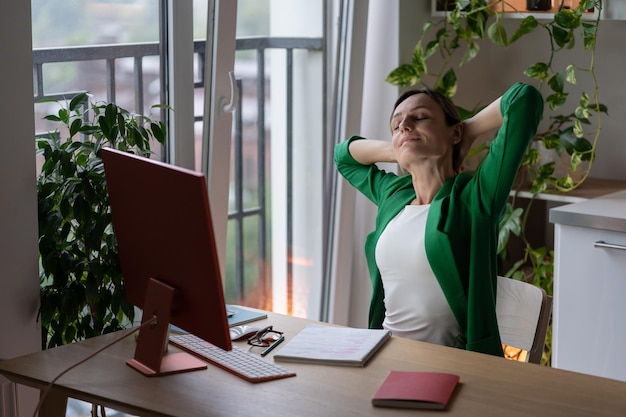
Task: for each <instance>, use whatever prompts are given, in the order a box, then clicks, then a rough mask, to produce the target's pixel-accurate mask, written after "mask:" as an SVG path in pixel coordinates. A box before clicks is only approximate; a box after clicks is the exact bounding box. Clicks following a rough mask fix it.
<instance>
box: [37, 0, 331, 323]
mask: <svg viewBox="0 0 626 417" xmlns="http://www.w3.org/2000/svg"><path fill="white" fill-rule="evenodd" d="M215 1H218V0H194V2H193V39H194V54H193V60H194V64H193V68H194V71H193V80H189V79H187V80H185V79H183V80H180V79H177V80H174V81H171V83H174V85H176V83H186V82H193V83H194V86H195V88H194V92H193V97H190V98H189V100H192V101H193V103H194V108H195V110H194V119H195V123H194V129H193V131H194V135H195V138H194V140H193V144H192V146H193V150H191V152H193V154H194V155H195V158H194V161H195V162H194V164H195V168H196V169H197V170H204V171H206V172H207V176H208V178H209V180H210V183H211V185H210V187H209V188H210V192H211V200H212V203H214V204H218V205H219V204H224V208H225V211H224V213H226V210H227V215H228V226H227V227H226V228H225V230H224V234H223V236H218V238H221V239H222V242H224V246H225V247H226V248H227V250H226V253H225V254H224V259H225V266H224V268H223V269H224V270H225V277H224V279H225V288H226V296H227V300H228V302H231V303H240V304H244V305H250V306H253V307H259V308H266V309H273V310H275V311H280V312H285V313H290V314H295V315H298V316H304V317H313V318H318V317H319V309H320V303H321V301H320V297H321V286H322V282H321V281H322V276H323V273H322V271H323V253H324V243H323V238H322V231H323V229H324V227H323V219H322V212H323V203H324V198H325V195H324V193H323V185H324V166H325V164H327V163H328V161H324V159H325V157H324V152H325V151H326V150H327V147H328V145H327V144H326V143H325V140H326V139H325V133H324V132H325V131H324V126H325V117H326V116H325V112H324V109H325V106H324V103H325V102H326V100H327V98H326V97H327V96H326V92H325V85H326V84H327V83H326V81H327V80H326V79H325V78H324V77H325V75H324V74H325V73H326V72H325V71H324V65H325V51H324V28H325V24H324V21H325V11H326V4H327V2H326V1H324V0H318V1H313V2H310V1H305V0H298V1H288V0H280V1H279V0H273V1H269V0H265V1H263V0H239V1H238V2H234V1H227V2H222V4H221V5H220V8H219V9H220V13H222V15H221V16H220V19H219V20H218V24H219V25H220V27H219V28H218V29H222V30H229V29H228V25H229V24H230V25H232V27H235V25H236V27H237V31H236V34H237V40H236V42H232V43H229V42H228V39H229V38H228V37H227V36H226V37H225V38H224V39H226V41H225V42H219V41H218V44H217V45H216V51H217V52H216V53H215V54H214V53H213V50H212V49H213V47H214V45H213V42H212V40H213V38H212V37H210V38H209V39H210V40H211V41H210V42H209V43H207V42H206V39H207V36H206V33H207V21H208V20H207V16H208V14H209V13H210V11H211V10H213V9H212V5H213V4H214V2H215ZM170 7H171V4H170ZM32 10H33V57H34V62H35V68H34V74H35V79H34V83H35V84H34V85H35V92H36V96H35V102H36V104H35V109H36V110H35V111H36V129H37V131H39V132H45V131H46V130H47V129H49V128H50V127H49V126H48V125H46V123H45V121H43V120H42V117H43V115H45V114H48V113H50V112H51V111H55V110H56V109H52V108H51V107H50V104H49V103H39V102H38V101H39V99H41V98H43V97H48V98H57V99H58V98H63V97H71V96H73V95H74V94H76V93H77V92H80V91H90V92H92V93H93V94H94V96H95V97H96V99H98V100H103V101H114V102H116V103H117V104H119V105H120V106H122V107H124V108H126V109H128V110H130V111H133V112H137V113H141V112H144V113H148V112H150V111H151V110H150V107H151V106H152V105H154V104H158V103H164V102H166V100H167V92H164V91H163V87H162V86H163V82H162V79H163V78H164V74H166V73H167V71H164V69H163V68H164V65H163V64H162V62H161V58H160V53H161V50H163V49H164V48H163V47H161V43H162V40H163V39H166V38H167V37H166V36H165V34H164V30H165V29H164V27H165V26H164V25H163V21H164V20H166V19H165V18H164V13H165V12H166V11H167V10H168V1H167V0H108V1H107V0H86V1H70V2H68V1H64V0H32ZM235 11H236V13H235ZM235 18H236V19H237V20H236V23H235V22H234V21H231V20H234V19H235ZM229 19H230V20H229ZM174 30H177V29H176V28H174ZM230 30H232V29H230ZM174 36H176V34H174ZM215 39H220V37H219V36H216V38H215ZM235 49H236V52H235ZM220 54H222V55H220ZM229 54H231V55H232V56H234V57H235V65H234V68H231V70H234V75H235V78H236V83H237V88H235V89H233V91H236V92H237V94H238V97H237V103H238V106H237V107H236V111H235V112H234V113H233V114H232V120H231V119H230V117H231V116H229V115H225V114H223V113H221V112H222V110H221V109H220V108H217V109H215V110H212V111H207V110H206V109H208V107H207V106H208V105H209V104H213V103H210V101H211V97H213V98H215V100H217V101H219V100H222V99H224V98H226V99H227V100H226V101H228V99H230V91H229V90H230V85H229V84H228V74H227V71H228V70H226V71H224V69H223V68H226V67H223V64H222V62H227V61H228V60H229V58H228V57H229ZM209 56H210V57H211V58H212V59H213V61H207V57H209ZM220 60H221V61H220ZM209 62H212V64H211V65H215V66H216V68H215V71H213V69H214V68H207V65H209V64H207V63H209ZM231 62H232V61H231ZM220 65H222V66H220ZM208 69H210V70H211V71H213V72H211V71H208ZM207 75H209V77H208V78H207ZM215 80H217V81H215ZM207 87H209V90H207ZM174 88H175V87H174ZM211 88H213V89H214V91H212V90H210V89H211ZM220 89H223V90H220ZM218 90H220V91H218ZM205 98H208V99H206V100H205ZM220 104H221V101H220ZM174 111H176V109H174ZM205 114H208V115H210V116H212V117H213V119H212V120H207V119H205V118H204V117H203V115H205ZM151 115H152V116H153V117H155V114H154V112H153V113H152V114H151ZM156 116H157V118H158V115H156ZM222 117H225V119H226V120H227V121H226V123H225V125H226V128H225V129H227V133H224V132H226V130H224V131H222V132H221V133H218V134H217V135H215V136H212V137H211V141H209V140H208V139H209V134H208V133H207V131H208V130H209V129H215V128H216V127H218V125H219V124H220V118H222ZM222 122H223V121H222ZM205 127H206V128H207V129H205ZM222 128H223V127H222ZM204 136H206V137H207V138H206V139H204ZM219 141H222V142H219ZM159 153H160V154H161V157H162V158H166V153H167V151H166V150H160V152H159ZM209 160H211V162H209ZM209 164H211V169H210V170H209V168H208V166H209ZM225 173H228V175H225ZM214 212H215V215H218V216H219V213H220V212H219V210H215V209H214Z"/></svg>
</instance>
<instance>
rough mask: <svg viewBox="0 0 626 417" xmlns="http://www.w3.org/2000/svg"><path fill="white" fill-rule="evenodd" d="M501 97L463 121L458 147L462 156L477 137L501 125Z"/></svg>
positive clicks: (463, 156)
mask: <svg viewBox="0 0 626 417" xmlns="http://www.w3.org/2000/svg"><path fill="white" fill-rule="evenodd" d="M501 98H502V96H500V97H498V98H497V99H496V100H494V101H492V102H491V103H490V104H489V105H488V106H487V107H485V108H484V109H482V110H481V111H479V112H478V113H476V114H475V115H474V116H472V117H470V118H469V119H467V120H465V121H464V122H463V141H462V142H461V149H460V154H461V156H462V158H465V156H466V155H467V154H468V153H469V151H470V149H471V148H472V146H473V145H474V142H475V141H476V139H477V138H478V137H480V136H481V135H483V134H485V133H488V132H490V131H492V130H495V129H498V128H500V126H502V120H503V117H502V112H501V111H500V100H501Z"/></svg>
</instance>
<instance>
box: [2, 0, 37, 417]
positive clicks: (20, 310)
mask: <svg viewBox="0 0 626 417" xmlns="http://www.w3.org/2000/svg"><path fill="white" fill-rule="evenodd" d="M2 9H3V10H2V13H0V39H3V42H1V43H0V56H2V57H3V58H2V60H3V64H2V65H0V91H2V100H1V101H0V115H1V116H2V138H1V139H0V359H7V358H12V357H16V356H20V355H24V354H26V353H30V352H33V351H36V350H38V349H40V346H41V341H40V331H39V328H38V323H37V321H36V316H37V311H38V309H39V279H38V266H37V205H36V192H35V157H34V151H35V148H34V132H35V127H34V115H33V72H32V41H31V16H30V1H15V2H5V3H3V6H2ZM0 378H1V377H0ZM3 383H6V380H5V379H4V378H2V379H0V384H3ZM3 391H4V390H3ZM24 391H25V390H24ZM4 392H6V391H4ZM33 394H35V392H34V391H30V392H29V393H28V394H26V397H28V400H27V401H30V402H31V404H30V405H27V404H26V403H24V404H22V407H21V411H22V413H21V415H28V414H32V408H33V406H32V400H33V399H34V398H36V396H34V395H33ZM0 400H2V399H0ZM3 400H4V401H3V402H2V404H7V403H6V402H5V401H6V400H7V399H6V398H5V399H3ZM29 410H30V411H29ZM8 415H10V414H8Z"/></svg>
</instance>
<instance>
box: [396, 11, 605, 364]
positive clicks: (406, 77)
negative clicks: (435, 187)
mask: <svg viewBox="0 0 626 417" xmlns="http://www.w3.org/2000/svg"><path fill="white" fill-rule="evenodd" d="M437 4H438V6H439V8H440V9H441V10H443V11H444V17H441V18H439V19H435V20H431V21H428V22H426V23H425V24H424V26H423V28H422V32H421V34H420V36H419V38H418V40H417V43H416V45H415V47H414V49H413V53H412V56H411V62H410V63H406V64H401V65H399V66H398V67H397V68H395V69H394V70H393V71H391V73H390V74H389V75H388V76H387V82H389V83H391V84H394V85H398V86H402V87H409V86H415V85H418V86H425V87H430V88H433V89H436V90H438V91H440V92H442V93H443V94H445V95H446V96H447V97H449V98H453V97H454V96H455V95H456V93H457V90H458V78H457V71H460V70H461V69H462V68H463V67H464V66H465V65H466V64H468V63H469V62H471V61H472V60H474V59H475V58H476V57H477V56H478V55H479V53H480V46H481V44H482V43H483V42H491V43H493V44H495V45H497V46H499V47H503V48H507V47H508V46H510V45H512V44H514V43H520V42H523V41H524V39H532V42H533V45H532V47H533V48H535V49H536V47H537V41H536V39H535V38H526V36H527V35H528V34H530V33H532V32H536V31H543V32H544V33H545V36H546V38H545V41H544V42H543V45H544V46H545V48H544V49H545V51H546V55H545V58H544V59H543V60H541V61H539V62H531V63H529V64H528V66H527V67H526V68H524V69H523V70H520V72H521V73H522V74H523V75H524V76H526V77H528V79H529V82H534V83H536V84H537V87H538V88H539V90H540V91H541V92H542V94H543V97H544V102H545V104H546V105H545V106H544V109H545V111H546V114H545V115H544V124H547V126H543V125H542V127H540V131H539V132H538V133H537V134H536V136H535V138H534V140H533V142H532V143H531V145H530V146H529V148H528V150H527V152H526V155H525V157H524V161H523V163H522V167H523V168H522V170H520V171H524V169H526V172H528V173H529V176H530V180H531V181H530V185H529V187H530V192H531V194H532V195H533V196H534V195H537V194H538V193H541V192H544V191H546V190H553V191H556V192H568V191H571V190H574V189H575V188H577V187H579V186H580V185H581V184H582V183H583V182H584V181H585V180H586V179H587V177H588V176H589V173H590V171H591V167H592V164H593V161H594V155H595V152H596V149H597V146H598V142H599V139H600V134H601V131H602V117H603V115H604V114H608V112H607V107H606V106H605V105H603V104H601V102H600V93H599V87H598V80H597V77H596V71H595V69H596V41H597V36H598V29H599V25H600V16H601V14H602V1H601V0H580V1H579V3H578V5H577V6H576V7H573V8H567V7H565V3H564V1H563V0H560V1H559V2H558V5H557V11H556V12H555V13H553V14H549V13H548V14H543V15H542V19H541V21H539V20H538V19H537V18H535V17H534V16H533V15H532V14H528V13H527V11H526V10H515V9H512V6H511V4H510V2H508V1H506V0H489V1H487V0H463V1H458V0H457V1H453V0H440V1H438V2H437ZM505 10H506V12H505ZM507 12H516V13H520V14H521V16H525V17H523V18H522V19H519V20H513V19H508V20H507V21H508V22H514V21H519V24H518V25H517V26H516V27H515V29H514V30H513V31H512V32H507V30H506V28H505V25H504V19H505V18H506V17H505V16H506V14H507ZM511 24H512V23H511ZM575 49H577V50H582V51H583V52H584V54H583V55H584V56H585V57H586V58H587V64H586V65H585V66H580V65H577V64H575V63H573V62H572V63H570V64H567V65H565V66H562V67H560V66H557V60H556V57H557V56H558V54H559V53H560V52H562V51H567V50H575ZM434 57H437V58H438V60H436V61H435V60H433V58H434ZM432 62H436V65H430V64H431V63H432ZM583 77H584V78H586V81H587V82H586V85H587V86H588V88H589V89H588V90H587V91H583V92H581V93H580V95H579V96H578V97H574V96H573V95H572V94H571V93H570V92H569V90H570V89H571V87H573V86H575V85H578V83H579V79H581V78H583ZM478 110H480V108H477V109H474V110H467V109H463V108H459V111H460V113H461V116H462V118H463V119H465V118H466V117H469V116H471V115H472V114H474V113H475V112H477V111H478ZM546 122H547V123H546ZM538 144H541V146H537V145H538ZM488 146H489V143H484V144H482V145H478V146H476V147H475V148H474V149H472V150H471V151H470V153H469V155H468V158H471V157H473V156H475V155H476V156H478V157H480V155H481V154H482V152H483V151H485V150H486V149H487V148H488ZM540 148H544V149H545V150H547V152H548V153H552V154H555V155H556V156H557V157H561V158H566V159H567V169H566V170H565V172H559V171H558V170H556V162H555V159H556V158H551V159H545V152H542V151H541V150H540ZM533 201H534V198H531V199H530V200H529V203H528V205H527V206H526V208H525V209H523V208H521V207H517V208H514V204H513V203H514V201H510V202H509V204H508V205H507V208H506V211H505V213H504V215H503V218H502V220H501V223H500V236H499V247H498V253H499V255H500V257H501V258H502V259H507V260H508V261H509V263H510V265H511V267H510V269H508V270H507V271H501V274H502V275H505V276H509V277H513V278H515V279H520V280H524V281H527V282H532V283H534V284H535V285H538V286H540V287H542V288H544V289H545V290H546V291H547V293H548V294H549V295H552V293H553V290H552V282H553V270H554V268H553V266H554V262H553V259H554V256H553V255H554V254H553V252H552V251H550V250H548V249H547V248H546V247H538V248H537V247H533V246H532V245H531V243H530V242H529V241H528V239H527V238H526V234H525V229H526V224H527V221H528V216H529V213H530V208H531V206H532V204H533ZM511 234H513V235H516V236H519V237H520V239H521V240H522V242H523V243H524V245H525V248H524V253H523V256H522V258H521V259H517V260H515V259H512V260H511V259H508V258H509V254H508V253H507V243H508V241H509V237H510V235H511ZM549 331H551V329H549ZM549 340H550V338H549V337H548V339H547V342H546V349H545V352H544V359H543V363H544V364H548V365H549V363H550V351H551V344H550V342H549Z"/></svg>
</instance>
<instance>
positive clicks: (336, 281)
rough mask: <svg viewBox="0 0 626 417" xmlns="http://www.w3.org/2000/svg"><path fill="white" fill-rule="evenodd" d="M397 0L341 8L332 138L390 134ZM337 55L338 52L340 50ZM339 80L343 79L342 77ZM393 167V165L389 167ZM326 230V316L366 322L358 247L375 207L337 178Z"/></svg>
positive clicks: (353, 0) (366, 291) (366, 293)
mask: <svg viewBox="0 0 626 417" xmlns="http://www.w3.org/2000/svg"><path fill="white" fill-rule="evenodd" d="M400 1H401V0H369V1H368V2H365V1H361V0H350V1H347V2H346V6H347V7H346V8H345V9H344V13H345V15H344V20H343V21H344V22H345V25H346V26H345V27H344V39H340V40H339V45H340V50H341V48H345V49H343V52H344V55H343V56H344V57H345V60H344V65H343V66H340V68H341V73H340V74H339V75H338V78H339V80H340V82H339V88H338V94H337V97H338V100H337V101H338V102H337V109H338V110H337V111H338V115H337V117H338V119H339V120H340V123H338V124H337V128H336V135H337V140H345V139H346V138H348V137H349V136H351V135H361V136H364V137H368V138H372V139H389V138H390V135H389V125H388V120H389V114H390V111H391V108H390V107H391V105H392V104H393V102H394V100H395V98H396V96H397V93H398V90H397V88H396V87H394V86H391V85H390V84H388V83H386V82H385V77H386V76H387V74H388V73H389V72H390V71H391V69H393V68H395V67H396V66H397V64H398V61H399V58H398V49H399V48H398V45H399V42H398V39H399V25H398V22H399V9H400ZM340 55H341V54H340ZM341 80H343V82H341ZM391 169H393V167H391ZM335 195H336V201H335V205H334V209H335V211H334V222H333V226H334V228H333V231H332V234H331V238H332V243H331V248H332V250H331V254H330V258H331V265H332V269H331V272H330V277H331V281H330V282H331V287H330V302H329V309H328V317H327V318H326V319H327V320H328V321H330V322H333V323H337V324H342V325H349V326H353V327H367V312H368V306H369V298H370V294H371V284H370V281H369V276H368V271H367V265H366V261H365V256H364V252H363V246H364V243H365V237H366V235H367V233H369V232H370V231H371V230H373V228H374V218H375V214H376V212H375V207H374V206H373V205H372V204H371V203H370V202H369V201H367V200H366V199H364V198H363V197H362V196H361V195H359V194H357V193H356V192H355V191H354V189H352V188H351V187H350V186H349V185H348V184H347V183H346V182H345V181H344V180H343V179H342V178H338V179H337V184H336V194H335Z"/></svg>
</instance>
